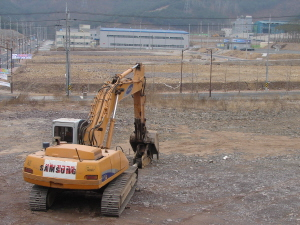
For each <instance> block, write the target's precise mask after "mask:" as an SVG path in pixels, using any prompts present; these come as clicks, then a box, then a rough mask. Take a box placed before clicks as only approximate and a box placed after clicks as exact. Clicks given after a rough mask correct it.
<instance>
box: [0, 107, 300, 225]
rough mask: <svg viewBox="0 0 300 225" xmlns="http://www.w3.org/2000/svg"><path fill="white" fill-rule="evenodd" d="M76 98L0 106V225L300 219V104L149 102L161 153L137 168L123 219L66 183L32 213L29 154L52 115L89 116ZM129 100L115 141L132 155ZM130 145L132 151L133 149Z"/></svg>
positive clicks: (44, 136) (46, 134) (46, 132)
mask: <svg viewBox="0 0 300 225" xmlns="http://www.w3.org/2000/svg"><path fill="white" fill-rule="evenodd" d="M88 110H89V107H88V106H82V104H81V106H80V107H79V106H78V102H70V103H68V104H63V103H51V102H50V103H43V104H41V105H38V104H37V105H35V106H33V105H31V104H22V105H12V106H11V105H8V106H6V107H4V108H1V115H0V121H1V123H0V130H1V134H2V135H1V136H2V137H1V144H0V149H1V152H0V157H1V164H0V180H1V182H0V215H1V218H2V219H1V223H2V224H82V223H86V224H99V223H101V224H299V222H300V214H299V206H300V199H299V191H300V187H299V178H300V175H299V173H298V172H297V171H299V166H300V161H299V159H300V155H299V137H300V131H299V125H300V119H299V116H298V114H299V111H298V109H295V110H293V109H289V110H281V111H279V112H276V113H275V112H274V113H270V112H263V111H259V110H257V111H254V112H229V111H210V112H207V111H203V110H197V109H190V110H180V109H174V108H161V107H152V106H151V107H147V115H148V116H147V118H148V120H147V121H148V128H149V129H152V130H157V131H158V132H159V138H160V159H159V160H156V159H155V160H154V161H153V163H152V164H151V165H149V166H148V167H147V168H144V169H142V170H140V171H139V182H138V188H139V190H138V191H136V193H135V195H134V196H133V198H132V200H131V201H130V203H129V205H128V208H127V209H125V211H124V212H123V214H122V215H121V217H120V218H106V217H103V216H102V215H101V212H100V196H97V195H94V194H91V193H85V192H84V193H81V192H64V193H63V194H61V196H60V197H59V198H58V200H57V201H56V202H55V204H54V206H53V207H52V208H51V209H50V210H48V212H31V211H30V209H29V204H28V201H29V199H28V197H29V192H30V189H31V186H32V185H31V184H28V183H25V182H24V181H23V178H22V167H23V162H24V159H25V157H26V155H27V154H29V153H31V152H35V151H36V150H39V149H40V148H41V145H42V142H45V141H49V140H51V121H52V120H53V119H56V118H61V117H73V118H85V117H86V115H87V113H88ZM132 116H133V113H132V108H131V107H128V106H126V105H121V106H120V108H119V109H118V114H117V117H118V122H117V124H116V131H115V134H114V143H113V146H116V145H121V146H122V147H123V148H124V149H125V152H126V154H127V155H128V157H129V159H130V158H131V157H132V150H131V151H130V150H129V149H130V148H129V144H128V138H129V137H128V134H130V133H131V132H132V130H133V118H132ZM129 153H131V154H129Z"/></svg>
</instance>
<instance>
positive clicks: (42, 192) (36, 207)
mask: <svg viewBox="0 0 300 225" xmlns="http://www.w3.org/2000/svg"><path fill="white" fill-rule="evenodd" d="M54 199H55V192H54V191H52V190H51V188H49V187H43V186H39V185H34V186H33V187H32V189H31V192H30V195H29V205H30V209H31V210H32V211H47V209H48V208H50V207H51V205H52V204H53V202H54Z"/></svg>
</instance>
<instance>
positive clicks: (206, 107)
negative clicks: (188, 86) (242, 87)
mask: <svg viewBox="0 0 300 225" xmlns="http://www.w3.org/2000/svg"><path fill="white" fill-rule="evenodd" d="M149 98H150V99H151V100H150V101H148V103H147V105H148V106H154V107H167V108H176V109H178V110H187V109H199V110H203V111H230V112H241V111H264V112H280V111H283V110H288V109H291V108H293V109H299V108H300V107H299V104H298V102H299V101H300V96H296V95H295V96H285V97H277V96H276V97H272V98H267V97H262V98H258V99H253V98H247V97H234V98H230V99H215V98H209V97H200V98H199V97H198V96H197V95H172V94H169V95H158V94H154V95H150V96H149V95H148V99H149ZM295 102H297V104H295Z"/></svg>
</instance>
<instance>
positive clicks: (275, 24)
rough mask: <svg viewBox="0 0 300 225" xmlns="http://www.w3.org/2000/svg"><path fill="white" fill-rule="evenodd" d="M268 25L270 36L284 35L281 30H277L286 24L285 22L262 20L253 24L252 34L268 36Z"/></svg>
mask: <svg viewBox="0 0 300 225" xmlns="http://www.w3.org/2000/svg"><path fill="white" fill-rule="evenodd" d="M269 24H270V34H280V33H284V31H283V30H282V29H280V28H279V26H280V25H284V24H287V22H285V21H271V22H269V20H262V21H256V22H255V23H254V27H253V30H254V33H257V34H268V33H269Z"/></svg>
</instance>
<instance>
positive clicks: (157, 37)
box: [98, 27, 189, 49]
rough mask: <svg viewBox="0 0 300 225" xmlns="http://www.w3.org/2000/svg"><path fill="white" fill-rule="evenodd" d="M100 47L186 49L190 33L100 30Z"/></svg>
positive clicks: (120, 29) (176, 31)
mask: <svg viewBox="0 0 300 225" xmlns="http://www.w3.org/2000/svg"><path fill="white" fill-rule="evenodd" d="M98 37H99V45H100V47H103V48H140V49H185V48H188V47H189V33H188V32H186V31H180V30H150V29H126V28H104V27H101V28H99V35H98Z"/></svg>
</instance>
